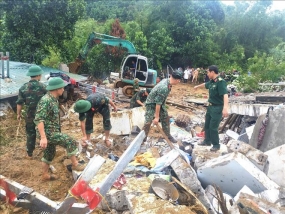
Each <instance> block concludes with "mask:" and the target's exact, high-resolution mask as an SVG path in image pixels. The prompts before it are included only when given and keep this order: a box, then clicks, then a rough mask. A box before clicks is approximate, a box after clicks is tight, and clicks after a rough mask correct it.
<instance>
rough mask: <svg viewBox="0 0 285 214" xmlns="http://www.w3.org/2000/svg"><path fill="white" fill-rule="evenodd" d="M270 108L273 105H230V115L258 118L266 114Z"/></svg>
mask: <svg viewBox="0 0 285 214" xmlns="http://www.w3.org/2000/svg"><path fill="white" fill-rule="evenodd" d="M270 106H272V105H267V104H245V103H229V113H230V114H240V115H248V116H254V117H258V116H260V115H262V114H265V113H266V112H267V110H268V107H270Z"/></svg>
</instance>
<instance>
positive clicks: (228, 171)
mask: <svg viewBox="0 0 285 214" xmlns="http://www.w3.org/2000/svg"><path fill="white" fill-rule="evenodd" d="M118 94H119V96H120V98H121V99H124V97H122V96H121V95H120V94H121V92H118ZM187 102H192V101H191V100H189V101H187ZM231 105H232V106H231V112H238V113H243V114H244V115H249V116H258V119H257V121H256V124H255V125H254V126H250V128H248V127H243V129H244V130H245V131H246V132H247V133H249V132H250V134H247V137H248V139H249V143H245V142H242V141H240V140H238V139H239V138H238V137H237V138H236V139H231V140H230V141H228V142H227V143H226V144H221V149H220V150H219V151H217V152H211V151H210V150H209V149H210V147H205V146H199V145H198V142H199V141H201V140H202V138H203V137H198V136H196V133H195V132H193V131H192V132H191V131H190V130H187V127H189V126H187V125H186V124H183V127H184V128H185V129H183V128H181V127H178V126H177V125H175V119H174V120H172V121H171V125H170V131H171V135H172V136H173V137H174V138H175V139H176V140H178V143H177V144H175V145H174V148H170V146H169V144H168V143H167V141H166V140H165V139H161V138H158V137H151V138H150V137H148V138H147V139H146V140H145V139H144V137H145V134H144V131H140V130H141V129H142V127H143V120H142V119H141V118H143V116H144V113H145V112H144V111H145V108H144V107H140V108H134V109H124V110H123V111H119V112H117V113H112V114H111V123H112V126H113V129H112V131H111V134H114V135H118V136H123V137H124V139H125V141H128V143H129V141H132V143H130V144H129V147H128V148H127V150H126V151H125V152H124V154H123V155H122V156H121V157H120V158H119V159H118V160H116V161H114V160H112V159H107V160H106V161H105V162H104V163H103V164H102V166H101V167H100V169H98V172H97V173H94V174H95V176H94V177H93V178H92V179H91V178H90V179H89V180H88V181H90V183H89V187H90V188H91V189H92V191H93V192H95V193H99V196H100V203H99V205H98V208H100V209H102V210H104V211H111V210H113V211H112V213H131V214H136V213H146V214H147V213H179V212H180V213H202V214H207V213H209V214H220V213H223V212H222V211H221V206H225V207H223V209H227V210H228V212H225V214H228V213H232V214H238V213H278V214H279V213H281V214H282V213H285V181H284V177H285V169H284V161H285V146H284V139H285V133H284V127H283V122H282V121H285V109H282V108H281V109H276V110H274V111H272V112H270V114H269V124H268V126H267V127H266V132H265V135H264V138H263V142H262V145H261V147H260V149H257V138H258V134H259V130H260V128H261V123H262V121H263V119H264V118H265V115H264V114H263V113H266V111H267V109H268V106H259V105H255V106H252V105H250V104H245V105H243V106H241V105H239V104H237V103H232V104H231ZM238 113H237V114H238ZM260 114H263V115H260ZM201 115H202V114H201ZM201 115H199V117H200V116H201ZM180 117H183V116H180ZM183 118H184V117H183ZM183 121H184V120H183ZM189 123H191V126H192V127H191V128H192V129H194V128H195V127H194V126H195V125H201V120H200V118H199V119H197V118H191V120H190V119H189ZM153 128H155V127H152V129H153ZM246 129H248V130H246ZM249 129H250V130H249ZM277 133H278V134H277ZM225 137H227V136H226V135H225V134H221V135H220V140H221V142H222V141H223V140H224V138H225ZM189 147H190V148H191V149H189V150H188V148H189ZM140 155H141V156H140ZM144 155H145V156H144ZM146 155H150V156H148V157H147V156H146ZM168 155H169V156H168ZM138 156H140V159H141V160H142V162H140V163H139V164H135V163H134V162H135V161H137V160H138V159H139V158H138ZM141 157H142V158H141ZM147 158H150V159H151V160H150V159H147ZM134 160H135V161H134ZM91 161H92V159H91ZM147 161H149V162H151V161H153V162H152V163H155V165H154V166H149V165H151V164H149V163H148V164H149V165H147V166H146V162H147ZM72 173H73V177H74V179H75V180H77V178H78V177H80V176H81V177H84V176H82V175H81V172H75V171H73V172H72ZM82 174H83V173H82ZM150 175H153V178H151V177H150ZM119 178H121V180H120V179H119ZM158 178H161V179H165V180H167V179H168V182H169V181H170V182H171V183H174V184H175V185H174V186H175V189H176V190H177V191H178V192H179V199H177V200H176V201H172V200H170V199H163V198H162V197H161V196H159V195H158V194H157V192H156V191H155V190H156V189H155V188H153V186H152V184H153V180H154V179H158ZM116 182H119V184H120V185H119V186H116V185H115V183H116ZM120 182H121V183H120ZM0 184H1V186H2V187H3V186H4V187H5V188H3V190H2V189H1V190H0V197H1V199H7V197H8V196H7V195H8V194H7V193H9V191H12V192H13V193H14V194H15V195H18V194H19V193H20V192H21V190H23V189H24V186H23V185H20V184H18V183H16V182H13V181H10V180H8V179H7V178H5V177H3V176H1V175H0ZM163 191H166V190H165V189H163ZM219 192H221V194H222V195H223V201H220V200H221V195H219ZM165 194H166V195H167V193H165ZM182 196H183V197H184V198H183V197H182ZM185 198H186V200H185ZM101 199H102V200H101ZM182 199H183V200H184V202H185V201H186V203H182V201H183V200H182ZM9 200H11V198H9ZM73 202H74V201H73ZM222 202H223V203H222ZM11 203H12V204H14V205H15V204H18V205H20V206H22V207H29V208H30V207H31V206H34V207H36V209H35V210H34V211H38V210H39V209H41V210H40V211H46V212H50V213H56V210H57V208H58V207H59V206H60V204H61V203H60V202H54V201H51V200H49V199H47V198H45V197H44V196H42V195H40V194H38V193H36V192H33V193H31V194H30V195H29V196H28V197H27V198H25V200H19V199H15V197H13V200H11ZM71 205H72V206H70V210H69V212H68V213H71V214H73V213H89V212H90V211H92V209H91V208H90V207H89V206H90V203H71ZM40 207H41V208H40ZM32 211H33V210H32Z"/></svg>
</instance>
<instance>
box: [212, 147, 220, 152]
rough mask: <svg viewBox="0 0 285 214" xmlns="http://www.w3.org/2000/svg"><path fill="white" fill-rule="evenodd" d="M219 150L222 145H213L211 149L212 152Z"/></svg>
mask: <svg viewBox="0 0 285 214" xmlns="http://www.w3.org/2000/svg"><path fill="white" fill-rule="evenodd" d="M218 150H220V147H214V146H213V147H212V148H211V149H210V151H211V152H216V151H218Z"/></svg>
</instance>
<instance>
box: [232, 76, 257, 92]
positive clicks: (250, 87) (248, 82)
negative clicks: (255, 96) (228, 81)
mask: <svg viewBox="0 0 285 214" xmlns="http://www.w3.org/2000/svg"><path fill="white" fill-rule="evenodd" d="M258 82H259V80H258V78H256V77H255V76H246V75H240V76H239V77H238V78H237V79H235V80H234V81H233V84H234V85H235V86H237V88H238V90H239V91H241V92H243V93H251V92H257V88H258Z"/></svg>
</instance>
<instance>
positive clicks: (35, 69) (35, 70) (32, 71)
mask: <svg viewBox="0 0 285 214" xmlns="http://www.w3.org/2000/svg"><path fill="white" fill-rule="evenodd" d="M43 73H44V71H43V70H42V69H41V67H40V66H37V65H32V66H31V67H30V68H29V70H28V72H27V74H26V75H27V76H30V77H31V76H32V77H33V76H38V75H41V74H43Z"/></svg>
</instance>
